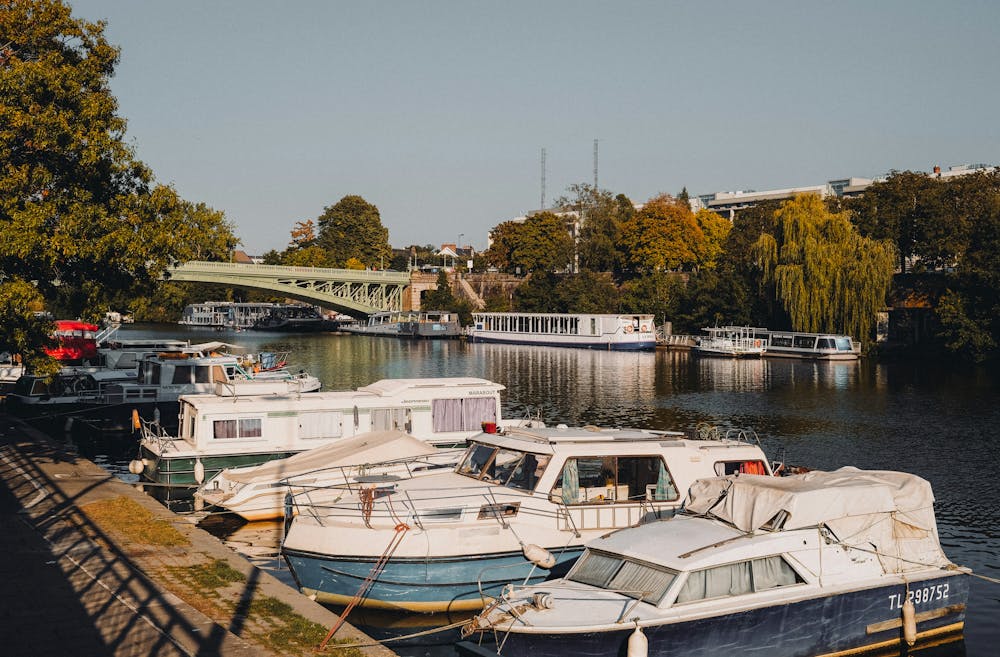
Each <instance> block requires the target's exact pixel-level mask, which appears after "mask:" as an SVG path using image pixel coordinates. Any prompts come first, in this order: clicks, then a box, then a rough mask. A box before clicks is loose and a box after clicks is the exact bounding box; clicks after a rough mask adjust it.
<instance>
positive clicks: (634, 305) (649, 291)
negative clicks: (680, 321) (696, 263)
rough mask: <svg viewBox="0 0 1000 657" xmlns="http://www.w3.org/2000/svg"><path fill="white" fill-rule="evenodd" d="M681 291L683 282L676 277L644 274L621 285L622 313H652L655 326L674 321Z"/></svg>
mask: <svg viewBox="0 0 1000 657" xmlns="http://www.w3.org/2000/svg"><path fill="white" fill-rule="evenodd" d="M683 289H684V281H683V280H682V279H680V278H679V277H678V276H676V275H672V274H669V273H667V272H662V271H654V272H646V273H644V274H642V275H641V276H637V277H635V278H632V279H631V280H628V281H625V282H624V283H623V284H622V289H621V309H622V312H629V313H652V314H653V315H654V316H655V322H656V324H657V325H659V324H662V323H664V322H666V321H675V318H676V316H677V313H678V310H679V301H680V299H681V297H682V295H683Z"/></svg>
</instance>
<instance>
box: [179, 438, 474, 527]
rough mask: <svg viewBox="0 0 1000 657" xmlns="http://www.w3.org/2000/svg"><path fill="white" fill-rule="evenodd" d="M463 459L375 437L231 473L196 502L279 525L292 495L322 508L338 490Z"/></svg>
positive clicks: (458, 451)
mask: <svg viewBox="0 0 1000 657" xmlns="http://www.w3.org/2000/svg"><path fill="white" fill-rule="evenodd" d="M464 453H465V449H464V448H453V449H440V448H437V447H434V446H433V445H431V444H430V443H428V442H426V441H424V440H420V439H419V438H416V437H414V436H411V435H410V434H408V433H405V432H403V431H400V430H398V429H391V430H388V431H371V432H367V433H362V434H358V435H357V436H355V437H353V438H345V439H343V440H337V441H335V442H333V443H331V444H329V445H325V446H323V447H316V448H315V449H310V450H308V451H305V452H300V453H298V454H295V455H294V456H289V457H288V458H285V459H278V460H275V461H268V462H267V463H263V464H261V465H256V466H249V467H243V468H226V469H225V470H223V471H222V472H220V473H219V474H217V475H216V476H214V477H212V478H211V479H209V480H208V481H206V482H205V483H204V484H203V485H202V486H201V488H199V489H198V490H197V491H196V492H195V501H196V504H199V503H200V504H201V505H204V506H210V507H217V508H219V509H222V510H224V511H229V512H231V513H235V514H237V515H239V516H240V517H242V518H243V519H244V520H247V521H251V522H253V521H261V520H274V519H279V518H281V517H283V516H284V514H285V498H286V495H288V494H293V495H294V494H301V495H303V496H304V497H305V498H306V499H308V500H310V501H311V502H322V497H323V495H324V493H325V492H326V491H330V490H334V488H333V487H340V486H345V487H347V488H348V490H350V489H351V487H352V486H364V485H367V484H370V483H375V482H388V481H398V480H399V479H403V478H408V477H413V476H417V475H421V474H428V473H432V472H440V471H441V469H442V468H446V469H449V470H450V469H453V468H454V467H455V465H456V464H457V463H458V459H459V458H460V457H461V456H462V455H463V454H464Z"/></svg>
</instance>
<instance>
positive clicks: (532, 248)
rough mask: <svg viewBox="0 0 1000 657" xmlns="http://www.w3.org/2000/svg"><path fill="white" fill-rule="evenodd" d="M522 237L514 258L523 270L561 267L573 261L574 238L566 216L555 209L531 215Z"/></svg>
mask: <svg viewBox="0 0 1000 657" xmlns="http://www.w3.org/2000/svg"><path fill="white" fill-rule="evenodd" d="M518 237H519V238H520V239H519V241H518V243H517V245H516V246H515V247H514V253H513V260H514V264H515V265H520V266H521V267H522V270H523V271H529V272H534V271H558V270H565V269H568V268H569V267H570V266H571V265H572V264H573V249H574V245H573V238H572V237H571V236H570V234H569V231H568V230H567V228H566V221H565V220H564V219H563V218H562V217H559V216H557V215H555V214H553V213H551V212H540V213H538V214H536V215H533V216H531V217H528V219H527V221H525V222H524V225H523V227H522V230H521V231H520V232H519V235H518Z"/></svg>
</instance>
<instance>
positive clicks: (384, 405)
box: [136, 378, 504, 487]
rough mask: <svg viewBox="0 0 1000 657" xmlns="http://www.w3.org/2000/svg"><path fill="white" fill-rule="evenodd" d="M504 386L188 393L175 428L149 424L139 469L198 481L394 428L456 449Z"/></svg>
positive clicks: (491, 416)
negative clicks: (241, 394) (258, 393)
mask: <svg viewBox="0 0 1000 657" xmlns="http://www.w3.org/2000/svg"><path fill="white" fill-rule="evenodd" d="M220 385H221V384H220ZM503 389H504V386H502V385H500V384H499V383H493V382H492V381H487V380H485V379H476V378H437V379H384V380H381V381H376V382H375V383H372V384H371V385H367V386H364V387H361V388H358V389H357V390H344V391H331V392H315V393H312V394H308V395H290V394H284V395H266V396H259V397H254V398H251V397H235V398H234V397H228V398H226V397H222V396H221V395H217V394H213V395H185V396H183V397H181V398H180V407H181V408H180V426H179V429H178V431H177V432H176V434H170V433H167V432H165V431H162V430H159V429H158V428H157V427H156V426H155V425H152V424H150V423H144V424H143V429H142V433H143V435H142V438H141V440H140V456H139V463H138V464H136V470H140V471H141V472H142V474H143V478H144V479H146V480H147V481H152V482H156V483H158V484H166V485H169V486H187V487H197V486H198V485H200V484H201V483H203V482H205V481H207V480H208V479H210V478H212V477H213V476H215V475H216V474H217V473H219V472H220V471H221V470H223V469H225V468H234V467H241V466H250V465H259V464H261V463H265V462H267V461H271V460H274V459H280V458H285V457H288V456H291V455H293V454H297V453H299V452H303V451H305V450H308V449H313V448H316V447H320V446H322V445H326V444H330V443H333V442H336V441H339V440H344V439H347V438H351V437H353V436H356V435H358V434H361V433H365V432H369V431H385V430H392V429H399V430H402V431H405V432H406V433H409V434H411V435H413V436H416V437H417V438H420V439H422V440H425V441H427V442H428V443H430V444H432V445H441V446H449V447H451V446H455V445H460V444H463V443H465V441H466V440H468V439H469V438H470V437H472V436H474V435H476V434H478V433H479V432H480V431H482V426H483V423H486V424H487V425H489V426H493V425H496V423H497V422H498V421H499V418H500V391H502V390H503ZM140 466H141V467H140Z"/></svg>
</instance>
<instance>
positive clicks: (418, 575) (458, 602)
mask: <svg viewBox="0 0 1000 657" xmlns="http://www.w3.org/2000/svg"><path fill="white" fill-rule="evenodd" d="M582 551H583V548H582V547H573V548H567V549H565V550H562V552H559V551H558V548H556V549H553V550H551V552H552V554H553V555H554V556H555V557H556V565H555V566H554V567H553V568H552V571H548V570H544V569H541V568H537V567H536V568H532V564H531V563H529V562H528V561H526V560H525V558H524V555H523V554H522V553H521V552H503V553H495V554H480V555H472V556H467V557H452V558H441V557H438V558H423V559H390V560H389V562H388V563H387V564H386V566H385V569H384V570H383V571H382V573H381V574H380V575H379V576H378V577H377V578H376V579H375V581H374V582H372V583H371V586H370V587H369V588H368V592H367V595H365V596H364V598H363V599H362V600H361V601H360V603H359V606H362V607H368V608H372V609H394V610H405V611H413V612H424V613H427V612H442V611H469V610H477V609H481V608H482V607H483V606H484V604H485V603H486V602H488V599H489V598H494V597H496V596H498V595H499V594H500V591H501V589H503V587H504V586H506V585H507V584H509V583H511V582H516V583H518V584H522V583H524V582H525V581H527V582H528V583H540V582H542V581H544V580H545V579H546V578H548V577H553V576H558V575H559V574H562V573H564V572H565V571H566V570H567V569H568V568H569V566H570V565H571V564H572V562H573V561H575V560H576V558H577V557H578V556H580V554H581V553H582ZM283 555H284V557H285V560H286V561H287V562H288V566H289V568H290V569H291V571H292V575H293V576H294V577H295V581H296V582H297V584H298V586H299V589H300V590H301V591H302V592H303V593H304V594H306V595H308V596H310V597H313V596H315V599H316V600H318V601H320V602H324V603H327V604H334V605H346V604H348V603H349V602H351V600H353V599H354V597H355V596H356V595H357V593H358V591H359V589H360V588H361V586H362V584H363V583H364V582H365V580H366V578H368V577H369V575H370V574H371V573H372V569H373V568H374V567H375V565H376V560H377V556H376V557H372V558H347V557H332V556H327V555H320V554H315V553H308V552H302V551H298V550H294V549H289V548H287V547H286V548H285V549H284V550H283Z"/></svg>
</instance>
